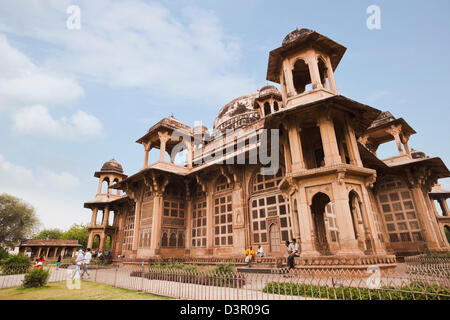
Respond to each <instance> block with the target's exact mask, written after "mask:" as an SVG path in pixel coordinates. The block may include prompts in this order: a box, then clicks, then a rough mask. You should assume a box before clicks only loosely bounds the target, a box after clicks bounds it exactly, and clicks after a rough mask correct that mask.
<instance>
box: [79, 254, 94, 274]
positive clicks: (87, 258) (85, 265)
mask: <svg viewBox="0 0 450 320" xmlns="http://www.w3.org/2000/svg"><path fill="white" fill-rule="evenodd" d="M91 259H92V253H91V249H90V248H87V249H86V254H85V255H84V260H83V273H82V274H81V277H83V275H84V274H85V273H87V275H88V277H89V278H90V277H91V275H90V274H89V271H88V266H89V263H90V262H91Z"/></svg>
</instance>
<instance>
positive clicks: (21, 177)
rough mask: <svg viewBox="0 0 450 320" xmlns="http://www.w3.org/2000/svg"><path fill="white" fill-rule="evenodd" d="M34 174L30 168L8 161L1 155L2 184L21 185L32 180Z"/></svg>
mask: <svg viewBox="0 0 450 320" xmlns="http://www.w3.org/2000/svg"><path fill="white" fill-rule="evenodd" d="M32 179H33V174H32V172H31V171H30V170H28V169H26V168H24V167H21V166H17V165H14V164H12V163H11V162H8V161H7V160H6V159H5V158H4V157H3V156H2V155H0V185H3V186H5V185H15V186H17V185H21V184H22V183H23V182H24V181H27V182H28V181H31V180H32Z"/></svg>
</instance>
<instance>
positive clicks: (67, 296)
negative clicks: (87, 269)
mask: <svg viewBox="0 0 450 320" xmlns="http://www.w3.org/2000/svg"><path fill="white" fill-rule="evenodd" d="M169 299H170V298H168V297H161V296H155V295H153V294H149V293H141V292H137V291H133V290H127V289H121V288H114V287H112V286H109V285H105V284H99V283H93V282H86V281H82V283H81V289H79V290H75V289H74V290H69V289H68V288H67V286H66V282H65V281H64V282H52V283H48V284H47V285H46V286H45V287H42V288H30V289H24V288H20V287H15V288H8V289H0V300H169Z"/></svg>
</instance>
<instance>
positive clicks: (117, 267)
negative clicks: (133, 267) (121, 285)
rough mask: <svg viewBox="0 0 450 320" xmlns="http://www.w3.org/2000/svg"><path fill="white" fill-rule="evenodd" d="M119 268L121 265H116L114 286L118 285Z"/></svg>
mask: <svg viewBox="0 0 450 320" xmlns="http://www.w3.org/2000/svg"><path fill="white" fill-rule="evenodd" d="M118 269H119V266H116V272H115V273H114V287H116V285H117V270H118Z"/></svg>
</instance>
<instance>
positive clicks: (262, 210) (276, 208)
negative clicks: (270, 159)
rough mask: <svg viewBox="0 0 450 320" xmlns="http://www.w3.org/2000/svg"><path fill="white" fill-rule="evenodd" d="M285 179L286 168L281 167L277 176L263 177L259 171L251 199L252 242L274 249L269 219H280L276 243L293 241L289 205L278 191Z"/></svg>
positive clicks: (254, 180) (253, 184) (254, 181)
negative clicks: (267, 245)
mask: <svg viewBox="0 0 450 320" xmlns="http://www.w3.org/2000/svg"><path fill="white" fill-rule="evenodd" d="M283 177H284V168H282V167H280V169H279V170H278V172H277V173H276V174H275V175H262V174H260V172H259V171H258V173H256V174H255V176H254V178H253V181H252V187H251V188H252V189H251V190H252V191H253V192H252V197H251V198H250V219H251V228H252V235H253V236H252V242H253V243H255V244H263V243H269V242H270V244H271V247H273V246H274V245H273V241H274V239H271V238H270V239H269V237H268V230H267V228H268V225H267V218H272V217H279V221H280V224H279V233H281V237H279V239H277V240H276V241H278V240H279V241H280V245H281V242H282V241H286V240H290V239H292V221H291V214H290V208H289V203H288V202H287V201H286V200H285V199H284V197H283V196H282V195H281V193H280V192H279V190H278V188H277V187H278V184H279V183H280V181H281V180H282V179H283Z"/></svg>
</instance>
